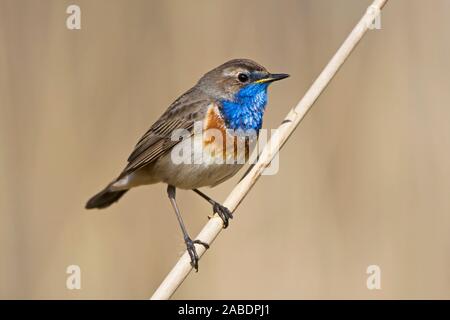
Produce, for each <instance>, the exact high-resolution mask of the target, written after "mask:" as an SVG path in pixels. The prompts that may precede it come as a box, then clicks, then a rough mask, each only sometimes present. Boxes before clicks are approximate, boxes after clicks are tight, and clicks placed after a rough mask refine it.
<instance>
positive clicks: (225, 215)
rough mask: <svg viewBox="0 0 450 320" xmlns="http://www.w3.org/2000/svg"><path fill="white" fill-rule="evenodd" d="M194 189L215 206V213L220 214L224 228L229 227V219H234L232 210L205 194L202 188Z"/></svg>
mask: <svg viewBox="0 0 450 320" xmlns="http://www.w3.org/2000/svg"><path fill="white" fill-rule="evenodd" d="M192 191H194V192H195V193H196V194H198V195H199V196H200V197H202V198H203V199H205V200H206V201H208V202H209V203H210V204H211V205H212V206H213V211H214V213H217V214H218V215H219V217H220V218H221V219H222V221H223V228H224V229H226V228H227V227H228V220H229V219H233V214H232V213H231V211H230V210H229V209H228V208H227V207H224V206H223V205H221V204H220V203H218V202H217V201H214V200H213V199H211V198H210V197H208V196H207V195H206V194H204V193H203V192H201V191H200V190H198V189H193V190H192Z"/></svg>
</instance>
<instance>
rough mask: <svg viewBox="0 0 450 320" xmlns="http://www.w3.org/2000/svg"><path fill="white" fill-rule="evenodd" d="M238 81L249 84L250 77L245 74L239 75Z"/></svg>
mask: <svg viewBox="0 0 450 320" xmlns="http://www.w3.org/2000/svg"><path fill="white" fill-rule="evenodd" d="M238 79H239V81H240V82H247V81H248V75H246V74H245V73H239V74H238Z"/></svg>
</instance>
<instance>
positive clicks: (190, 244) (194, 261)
mask: <svg viewBox="0 0 450 320" xmlns="http://www.w3.org/2000/svg"><path fill="white" fill-rule="evenodd" d="M184 242H185V243H186V249H187V252H188V253H189V256H190V257H191V266H192V268H194V269H195V272H198V260H199V258H198V254H197V250H196V249H195V243H197V244H201V245H202V246H204V247H205V248H206V249H209V244H207V243H205V242H203V241H200V240H192V239H191V238H187V239H185V240H184Z"/></svg>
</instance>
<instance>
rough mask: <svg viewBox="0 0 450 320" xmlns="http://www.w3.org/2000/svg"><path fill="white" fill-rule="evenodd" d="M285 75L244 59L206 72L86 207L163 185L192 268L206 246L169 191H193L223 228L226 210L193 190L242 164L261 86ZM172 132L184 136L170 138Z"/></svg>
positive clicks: (255, 125)
mask: <svg viewBox="0 0 450 320" xmlns="http://www.w3.org/2000/svg"><path fill="white" fill-rule="evenodd" d="M288 76H289V75H287V74H273V73H269V72H268V71H267V70H266V69H265V68H264V67H263V66H261V65H259V64H258V63H256V62H254V61H252V60H248V59H235V60H231V61H228V62H226V63H224V64H222V65H220V66H218V67H217V68H215V69H213V70H211V71H209V72H208V73H206V74H205V75H204V76H203V77H202V78H201V79H200V80H199V81H198V82H197V84H196V85H195V86H194V87H193V88H191V89H189V90H188V91H187V92H186V93H184V94H183V95H182V96H180V97H179V98H178V99H177V100H175V102H173V103H172V104H171V105H170V106H169V108H168V109H167V110H166V111H165V112H164V113H163V115H162V116H161V117H160V118H159V119H158V120H157V121H156V122H155V123H154V124H153V125H152V126H151V127H150V129H149V130H148V131H147V132H146V133H145V134H144V135H143V136H142V138H141V139H140V140H139V141H138V143H137V144H136V146H135V148H134V150H133V152H132V153H131V155H130V156H129V157H128V164H127V166H126V167H125V169H124V170H123V171H122V173H121V174H120V175H119V176H118V177H117V178H116V179H115V180H114V181H112V182H111V183H110V184H108V185H107V186H106V188H105V189H103V190H102V191H100V192H99V193H98V194H96V195H95V196H93V197H92V198H91V199H90V200H89V201H88V202H87V204H86V208H87V209H92V208H98V209H101V208H106V207H108V206H110V205H111V204H112V203H114V202H116V201H118V200H119V199H120V198H121V197H122V196H123V195H124V194H125V193H126V192H127V191H128V190H130V189H131V188H134V187H137V186H140V185H147V184H153V183H158V182H163V183H165V184H167V194H168V197H169V200H170V202H171V204H172V207H173V209H174V211H175V213H176V216H177V219H178V222H179V224H180V227H181V230H182V232H183V236H184V241H185V243H186V247H187V251H188V253H189V255H190V257H191V265H192V266H193V267H194V268H195V269H196V270H198V255H197V252H196V249H195V245H194V244H195V243H197V244H200V245H203V246H205V248H208V244H207V243H204V242H202V241H199V240H192V239H191V238H190V236H189V234H188V232H187V230H186V227H185V225H184V223H183V219H182V217H181V214H180V210H179V208H178V205H177V202H176V200H175V190H176V188H180V189H188V190H193V191H194V192H195V193H197V194H198V195H200V196H201V197H202V198H204V199H205V200H206V201H208V202H209V203H210V204H211V205H212V208H213V212H214V213H217V214H218V215H219V216H220V217H221V219H222V220H223V227H224V228H226V227H227V226H228V219H231V218H232V217H233V216H232V213H231V212H230V210H228V209H227V208H226V207H224V206H222V205H221V204H220V203H218V202H216V201H214V200H213V199H211V198H210V197H209V196H207V195H206V194H204V193H203V192H201V191H200V190H199V189H198V188H201V187H205V186H210V187H213V186H215V185H218V184H220V183H221V182H223V181H225V180H227V179H229V178H231V177H232V176H233V175H235V174H236V173H237V171H239V169H240V168H241V167H242V166H243V165H244V164H245V161H246V160H248V155H249V152H250V150H249V149H250V145H251V142H254V141H255V140H256V139H257V136H258V131H259V130H260V129H261V126H262V120H263V115H264V110H265V107H266V103H267V88H268V86H269V84H271V83H272V82H274V81H277V80H281V79H284V78H287V77H288ZM198 124H199V125H198ZM196 127H197V128H199V127H200V128H201V130H196V129H195V128H196ZM177 130H181V131H183V132H184V134H183V135H180V136H179V137H177V138H176V139H174V132H175V131H177ZM211 130H212V131H214V132H216V133H217V132H219V133H220V134H221V135H222V139H219V138H220V137H219V138H217V135H211V134H207V132H208V131H211ZM249 132H252V133H253V134H248V133H249ZM227 141H228V142H229V141H232V143H227ZM192 146H194V148H191V147H192ZM196 147H197V149H198V148H200V152H198V150H196ZM177 148H178V149H180V150H183V152H184V153H187V157H185V158H184V160H186V159H188V160H189V161H181V162H180V161H174V150H176V149H177ZM186 150H187V151H186ZM185 156H186V155H185ZM230 159H231V161H230Z"/></svg>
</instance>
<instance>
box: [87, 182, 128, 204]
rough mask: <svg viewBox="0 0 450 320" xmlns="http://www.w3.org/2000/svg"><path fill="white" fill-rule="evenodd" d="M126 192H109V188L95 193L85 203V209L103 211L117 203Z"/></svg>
mask: <svg viewBox="0 0 450 320" xmlns="http://www.w3.org/2000/svg"><path fill="white" fill-rule="evenodd" d="M127 191H128V190H119V191H110V186H107V187H106V188H105V189H103V190H102V191H100V192H99V193H97V194H96V195H95V196H93V197H92V198H91V199H89V201H88V202H87V203H86V209H94V208H97V209H103V208H106V207H109V206H110V205H112V204H113V203H114V202H116V201H118V200H119V199H120V198H121V197H122V196H123V195H124V194H125V192H127Z"/></svg>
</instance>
